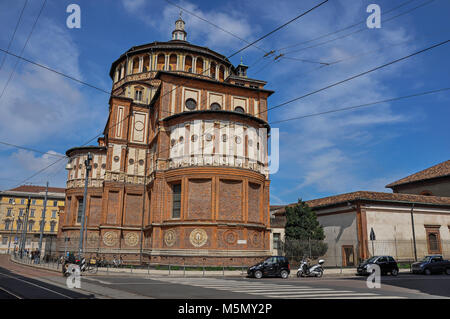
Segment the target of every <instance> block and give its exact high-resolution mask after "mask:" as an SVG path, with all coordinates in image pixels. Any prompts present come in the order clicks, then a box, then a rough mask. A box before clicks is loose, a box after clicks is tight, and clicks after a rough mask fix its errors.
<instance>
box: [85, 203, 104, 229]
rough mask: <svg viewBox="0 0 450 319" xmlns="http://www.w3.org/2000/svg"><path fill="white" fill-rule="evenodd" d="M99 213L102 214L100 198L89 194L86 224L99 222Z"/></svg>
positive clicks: (91, 224)
mask: <svg viewBox="0 0 450 319" xmlns="http://www.w3.org/2000/svg"><path fill="white" fill-rule="evenodd" d="M101 214H102V198H101V197H94V196H91V197H90V201H89V216H88V225H89V226H98V225H99V224H100V217H101Z"/></svg>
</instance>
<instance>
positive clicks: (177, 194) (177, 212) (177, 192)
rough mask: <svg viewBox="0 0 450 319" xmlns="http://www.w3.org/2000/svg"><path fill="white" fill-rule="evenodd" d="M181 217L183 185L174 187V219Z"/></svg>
mask: <svg viewBox="0 0 450 319" xmlns="http://www.w3.org/2000/svg"><path fill="white" fill-rule="evenodd" d="M180 216H181V184H174V185H172V218H180Z"/></svg>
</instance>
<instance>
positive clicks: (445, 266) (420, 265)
mask: <svg viewBox="0 0 450 319" xmlns="http://www.w3.org/2000/svg"><path fill="white" fill-rule="evenodd" d="M411 270H412V272H413V273H414V274H425V275H431V274H433V273H434V274H436V273H443V272H445V273H446V274H447V275H450V261H448V260H444V258H442V256H441V255H431V256H426V257H425V258H424V259H422V260H421V261H418V262H415V263H413V264H412V265H411Z"/></svg>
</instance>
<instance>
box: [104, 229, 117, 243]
mask: <svg viewBox="0 0 450 319" xmlns="http://www.w3.org/2000/svg"><path fill="white" fill-rule="evenodd" d="M118 237H119V236H118V235H117V233H116V232H113V231H108V232H106V233H105V234H104V235H103V243H104V244H105V245H106V246H114V245H115V244H116V243H117V239H118Z"/></svg>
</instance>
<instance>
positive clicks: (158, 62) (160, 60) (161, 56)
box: [156, 53, 166, 70]
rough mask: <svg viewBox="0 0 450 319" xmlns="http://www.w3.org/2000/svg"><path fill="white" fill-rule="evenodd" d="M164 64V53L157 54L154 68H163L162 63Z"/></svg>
mask: <svg viewBox="0 0 450 319" xmlns="http://www.w3.org/2000/svg"><path fill="white" fill-rule="evenodd" d="M165 64H166V57H165V55H164V54H162V53H161V54H158V59H157V60H156V69H157V70H164V65H165Z"/></svg>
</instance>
